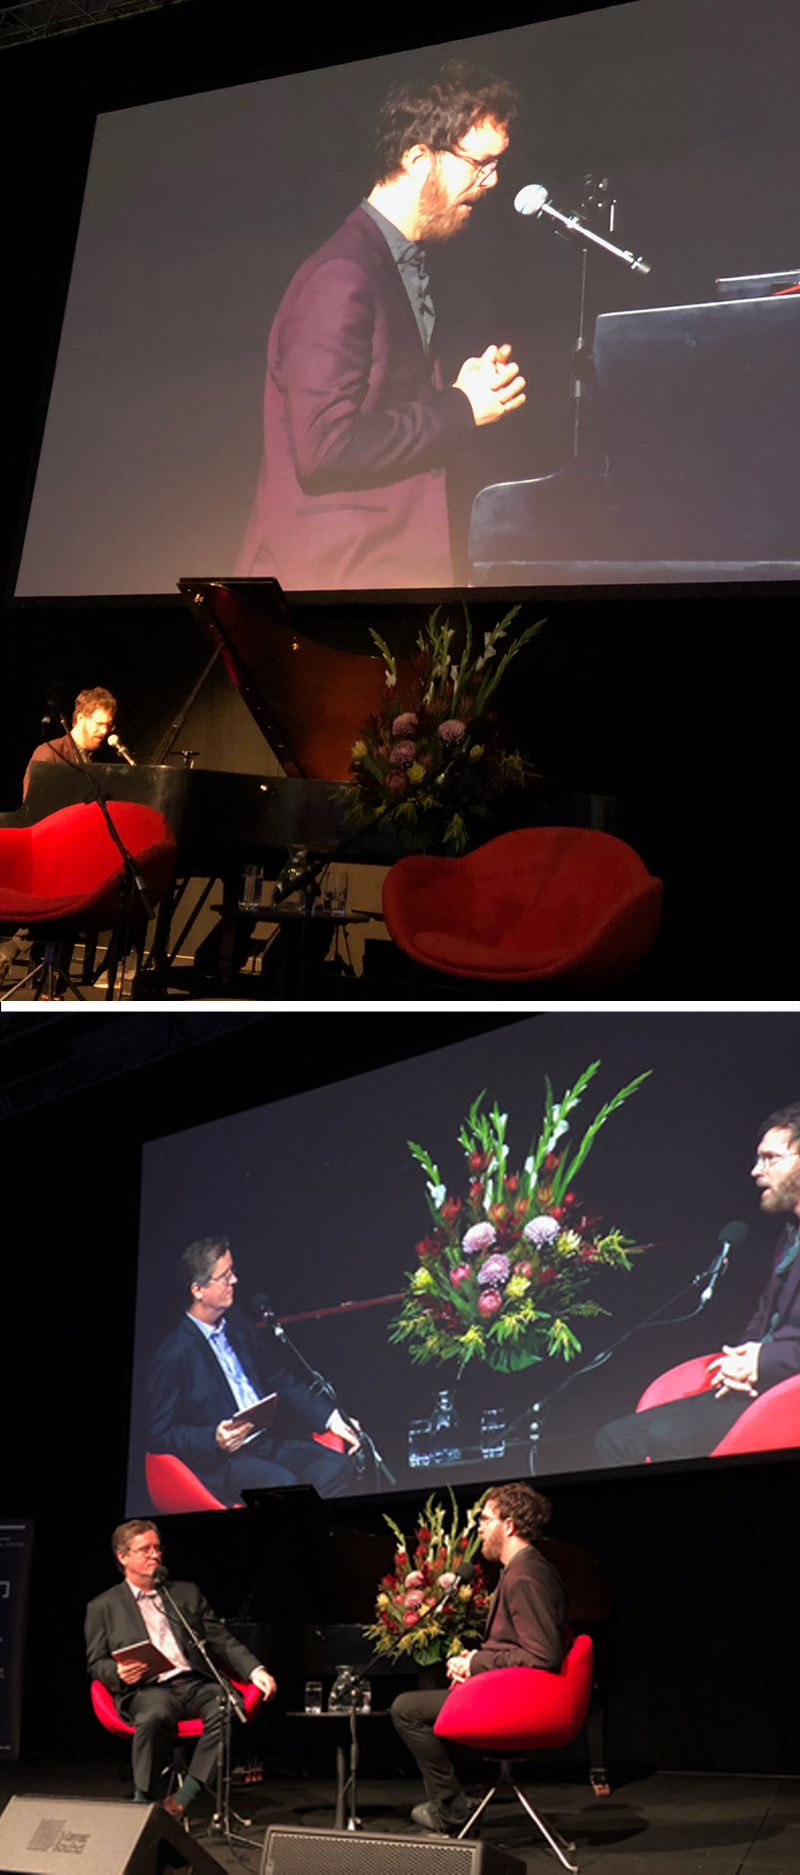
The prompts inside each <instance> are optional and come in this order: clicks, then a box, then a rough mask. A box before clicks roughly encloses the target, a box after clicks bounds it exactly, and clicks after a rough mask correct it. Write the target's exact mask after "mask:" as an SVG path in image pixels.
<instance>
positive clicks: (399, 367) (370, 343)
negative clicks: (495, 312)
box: [236, 61, 525, 591]
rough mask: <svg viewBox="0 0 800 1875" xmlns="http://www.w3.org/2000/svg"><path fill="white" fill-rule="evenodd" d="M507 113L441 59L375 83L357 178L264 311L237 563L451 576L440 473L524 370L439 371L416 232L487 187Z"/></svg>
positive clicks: (518, 400) (296, 580) (344, 583)
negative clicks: (382, 90) (434, 68)
mask: <svg viewBox="0 0 800 1875" xmlns="http://www.w3.org/2000/svg"><path fill="white" fill-rule="evenodd" d="M514 108H515V93H514V91H513V90H512V88H511V86H510V85H508V84H507V83H505V82H504V81H503V80H501V79H498V78H494V77H492V76H491V75H489V74H487V73H485V72H479V71H474V70H471V69H470V68H468V67H465V66H462V65H459V64H458V63H456V62H455V61H452V62H450V63H448V64H446V65H445V66H443V67H442V68H441V70H440V71H438V72H437V73H436V74H435V75H434V76H433V77H432V78H430V79H428V80H427V81H422V82H419V83H411V84H402V85H399V86H396V87H395V88H394V89H393V90H392V91H390V93H389V95H388V97H387V98H386V100H385V102H384V104H383V107H382V109H381V112H380V116H379V121H378V127H377V136H376V141H375V150H374V156H373V169H372V174H373V175H374V177H375V182H374V186H373V188H372V189H371V190H370V193H369V195H368V196H367V197H366V198H365V199H364V200H363V201H362V202H361V203H360V204H359V206H358V207H357V208H355V209H354V210H353V212H352V214H350V215H349V216H348V218H347V220H346V221H345V223H344V224H343V226H342V227H340V228H339V229H337V231H336V233H335V234H332V235H331V236H330V239H329V240H328V241H326V242H325V245H324V246H323V247H321V248H320V249H319V250H318V251H317V253H315V254H312V256H311V258H310V259H309V260H307V261H305V262H304V264H303V266H302V267H300V268H299V270H298V272H297V273H296V274H295V276H294V279H293V280H292V281H291V282H290V284H289V286H288V288H287V291H286V293H285V295H284V297H283V300H282V301H281V304H280V306H279V308H278V311H277V313H276V316H275V319H274V322H273V326H272V330H271V333H270V337H269V345H268V355H267V382H266V393H265V403H264V460H263V465H262V469H261V476H260V480H259V485H258V492H257V496H256V501H255V507H254V510H253V514H252V518H251V521H250V526H249V529H248V531H247V535H246V538H245V542H244V545H243V547H242V550H241V553H240V555H239V559H238V562H237V566H236V572H237V573H238V574H240V575H244V576H248V577H249V576H261V575H272V576H274V577H277V578H278V579H279V580H280V583H281V585H282V586H283V587H284V588H285V589H286V590H288V591H298V590H306V591H308V590H324V589H331V588H333V589H336V588H342V587H365V586H378V587H402V586H411V585H437V586H442V585H445V586H448V585H452V584H453V565H452V557H451V548H450V532H449V522H448V498H447V481H446V473H445V472H446V470H447V467H448V465H449V464H451V463H452V462H453V459H454V457H455V456H456V455H457V454H458V453H459V452H460V451H462V450H463V448H464V446H465V444H467V443H468V441H469V439H470V437H471V436H472V435H473V434H474V431H475V429H476V427H481V426H483V425H485V424H489V423H496V422H497V421H498V420H499V419H500V418H502V417H505V416H507V415H508V414H509V413H510V412H511V411H513V410H516V409H518V408H519V407H520V405H521V404H523V403H524V401H525V381H524V379H523V378H522V376H521V375H520V373H519V371H518V368H517V365H516V363H515V362H514V360H513V359H512V356H511V346H510V345H509V344H508V343H507V342H504V343H500V344H497V343H492V344H487V346H486V347H485V349H484V351H483V353H482V355H481V356H480V357H475V358H467V359H466V360H465V361H464V363H463V364H462V366H461V369H460V371H459V372H458V375H457V377H456V379H455V382H454V383H453V384H451V385H445V384H444V383H443V380H442V372H441V368H440V365H439V362H438V359H437V345H436V329H435V328H436V313H435V309H434V305H433V301H432V299H431V292H430V283H429V278H428V270H427V263H426V257H425V244H426V243H427V242H430V241H445V240H448V239H449V238H450V237H451V236H453V235H455V234H457V233H458V232H459V230H460V229H462V228H464V227H465V226H466V224H467V223H468V221H469V219H470V217H471V215H472V212H473V210H474V208H475V207H476V206H477V205H479V204H481V203H483V202H484V200H485V199H488V197H489V196H490V194H491V191H492V190H493V189H494V188H495V187H496V185H497V182H498V175H499V170H498V166H499V164H500V161H501V158H502V156H503V154H504V152H505V150H506V147H507V145H508V129H509V124H510V122H511V120H512V118H513V115H514ZM329 134H330V135H331V136H332V137H333V139H334V142H335V136H336V126H335V124H333V125H332V126H330V127H329Z"/></svg>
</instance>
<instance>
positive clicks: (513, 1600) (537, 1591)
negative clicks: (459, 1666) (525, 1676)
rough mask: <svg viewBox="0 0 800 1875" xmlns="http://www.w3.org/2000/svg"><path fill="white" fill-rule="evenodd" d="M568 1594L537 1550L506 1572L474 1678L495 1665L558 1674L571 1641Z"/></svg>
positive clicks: (523, 1553)
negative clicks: (568, 1637) (566, 1648)
mask: <svg viewBox="0 0 800 1875" xmlns="http://www.w3.org/2000/svg"><path fill="white" fill-rule="evenodd" d="M567 1628H568V1621H567V1594H566V1589H565V1588H564V1584H563V1582H562V1580H561V1577H560V1575H559V1574H558V1572H557V1571H556V1570H555V1569H554V1568H553V1566H552V1563H549V1562H547V1561H546V1559H545V1557H544V1556H542V1554H541V1552H540V1551H539V1550H537V1549H535V1548H534V1547H533V1546H531V1547H530V1548H526V1549H523V1550H520V1551H519V1552H518V1553H517V1555H516V1556H515V1557H514V1558H513V1560H512V1561H511V1562H510V1563H509V1564H508V1566H507V1568H506V1569H505V1571H504V1573H503V1575H502V1577H501V1580H500V1586H499V1588H498V1591H497V1596H496V1599H495V1601H494V1603H493V1605H492V1608H491V1611H490V1614H489V1619H488V1622H487V1625H486V1635H485V1638H484V1640H483V1642H482V1643H481V1646H480V1647H479V1648H478V1650H477V1652H476V1653H475V1654H473V1656H472V1662H471V1666H470V1674H476V1673H488V1672H489V1671H490V1669H491V1668H493V1667H542V1668H544V1670H545V1671H546V1672H548V1673H557V1672H558V1670H559V1668H560V1666H561V1662H562V1660H563V1658H564V1647H565V1643H566V1639H567Z"/></svg>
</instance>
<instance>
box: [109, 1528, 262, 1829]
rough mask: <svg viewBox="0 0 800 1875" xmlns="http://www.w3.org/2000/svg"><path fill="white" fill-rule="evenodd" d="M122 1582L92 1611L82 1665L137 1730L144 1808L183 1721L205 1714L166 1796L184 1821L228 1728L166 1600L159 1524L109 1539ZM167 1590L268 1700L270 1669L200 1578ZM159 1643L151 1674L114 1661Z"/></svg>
mask: <svg viewBox="0 0 800 1875" xmlns="http://www.w3.org/2000/svg"><path fill="white" fill-rule="evenodd" d="M111 1545H112V1549H113V1551H114V1555H115V1557H116V1559H117V1567H118V1568H119V1569H120V1571H121V1573H122V1575H123V1577H124V1580H123V1581H122V1582H118V1583H117V1586H116V1588H113V1589H106V1591H105V1593H104V1594H103V1595H97V1596H96V1597H95V1599H94V1601H91V1602H90V1603H89V1606H88V1608H87V1611H86V1664H87V1667H88V1671H89V1675H90V1678H91V1679H93V1680H101V1681H102V1683H103V1685H104V1686H106V1687H107V1688H108V1690H109V1692H111V1693H113V1694H114V1701H115V1704H116V1707H117V1711H118V1712H119V1714H120V1717H121V1718H123V1719H125V1720H127V1722H128V1723H129V1724H131V1725H133V1727H134V1734H133V1781H134V1786H135V1789H134V1802H136V1803H148V1802H150V1801H151V1799H152V1796H153V1794H154V1791H155V1785H156V1781H157V1778H158V1776H159V1772H160V1770H161V1768H162V1764H163V1760H164V1758H165V1756H166V1754H167V1752H168V1750H169V1747H170V1744H171V1741H172V1738H173V1736H174V1731H175V1726H176V1725H177V1723H178V1721H179V1720H180V1719H189V1718H192V1719H196V1718H201V1719H202V1721H203V1730H202V1733H201V1735H200V1737H199V1738H198V1740H197V1743H196V1745H195V1748H194V1751H193V1753H192V1757H191V1762H190V1765H189V1773H188V1776H187V1777H186V1778H185V1779H184V1781H183V1784H182V1785H181V1789H180V1792H179V1793H178V1794H177V1796H174V1797H172V1796H170V1797H167V1798H165V1800H164V1808H165V1809H166V1810H167V1811H168V1812H169V1814H170V1815H171V1816H173V1817H175V1818H177V1819H178V1820H182V1818H183V1817H184V1815H185V1813H186V1810H187V1809H188V1806H189V1804H190V1803H191V1802H192V1801H193V1800H194V1798H195V1797H196V1796H197V1795H198V1793H199V1792H200V1791H201V1790H202V1788H203V1785H204V1784H206V1783H207V1782H208V1780H209V1779H210V1777H211V1776H212V1773H213V1770H214V1766H215V1764H216V1760H217V1750H218V1746H219V1738H220V1730H221V1725H222V1717H221V1708H220V1702H219V1688H218V1685H217V1681H216V1680H215V1679H214V1678H213V1677H212V1675H211V1674H210V1673H209V1670H208V1667H207V1665H206V1662H205V1661H204V1659H203V1655H202V1653H201V1652H200V1649H199V1648H198V1647H197V1646H196V1645H195V1644H194V1643H193V1642H192V1641H191V1640H190V1638H189V1635H188V1633H187V1631H186V1629H185V1628H184V1627H183V1626H182V1623H181V1621H180V1619H179V1618H178V1616H177V1615H176V1614H175V1613H174V1611H173V1609H172V1607H171V1606H170V1602H169V1600H167V1599H166V1597H164V1596H162V1595H161V1593H160V1591H159V1588H158V1586H157V1576H161V1537H160V1535H159V1532H158V1529H157V1527H156V1525H155V1524H154V1523H151V1522H150V1521H149V1520H148V1519H147V1518H143V1517H134V1518H132V1519H131V1520H130V1521H129V1522H128V1523H122V1524H119V1526H118V1527H117V1529H116V1530H115V1531H114V1534H113V1537H112V1539H111ZM169 1594H170V1597H171V1598H172V1600H173V1601H174V1602H175V1603H176V1604H177V1606H178V1608H179V1609H180V1610H181V1612H182V1613H183V1614H185V1616H186V1618H187V1621H188V1623H189V1626H190V1627H191V1629H192V1630H193V1632H194V1634H195V1635H196V1636H197V1637H198V1638H199V1639H200V1640H203V1641H207V1642H208V1645H209V1648H210V1650H211V1652H212V1653H213V1654H214V1655H215V1656H216V1657H218V1659H219V1660H220V1661H221V1663H222V1665H223V1666H224V1667H225V1668H226V1669H227V1671H228V1672H229V1673H231V1674H234V1675H235V1676H236V1678H237V1679H239V1680H252V1681H253V1684H254V1685H255V1686H257V1687H258V1689H259V1692H261V1693H262V1694H263V1696H264V1698H265V1699H271V1698H272V1697H273V1694H274V1692H275V1690H276V1689H275V1681H274V1679H273V1677H272V1674H271V1673H268V1672H267V1669H266V1667H264V1666H262V1665H261V1662H260V1661H259V1660H257V1659H256V1656H255V1654H252V1653H251V1652H250V1649H249V1647H244V1646H243V1645H242V1643H241V1641H237V1639H236V1637H235V1635H233V1634H231V1633H230V1631H229V1629H228V1628H226V1627H225V1624H224V1622H222V1621H220V1620H219V1617H218V1616H217V1615H215V1613H214V1610H213V1608H211V1607H210V1606H209V1604H208V1602H207V1601H206V1599H205V1596H204V1595H203V1594H202V1592H201V1590H200V1589H199V1588H198V1587H197V1586H196V1584H195V1583H194V1582H170V1584H169ZM146 1641H153V1642H154V1643H155V1645H156V1646H157V1647H158V1648H159V1649H160V1651H161V1653H162V1654H164V1655H166V1657H167V1659H168V1660H169V1662H170V1665H169V1667H168V1668H167V1669H165V1670H164V1671H162V1672H161V1673H159V1674H156V1675H155V1676H154V1675H153V1674H152V1672H151V1670H150V1669H149V1668H148V1667H147V1666H146V1665H145V1664H144V1663H143V1662H142V1661H141V1660H138V1661H137V1660H135V1659H134V1658H133V1657H131V1659H129V1660H128V1661H118V1660H115V1658H114V1654H115V1652H118V1651H119V1650H120V1649H122V1648H125V1647H131V1646H136V1645H137V1643H140V1642H146Z"/></svg>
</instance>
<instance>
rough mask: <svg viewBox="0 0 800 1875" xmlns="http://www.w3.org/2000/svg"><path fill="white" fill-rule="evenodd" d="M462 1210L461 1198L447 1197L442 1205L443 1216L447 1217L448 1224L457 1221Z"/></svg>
mask: <svg viewBox="0 0 800 1875" xmlns="http://www.w3.org/2000/svg"><path fill="white" fill-rule="evenodd" d="M460 1210H461V1199H460V1198H445V1201H444V1204H443V1205H442V1217H444V1218H446V1219H447V1222H448V1224H452V1223H454V1222H455V1219H456V1218H457V1217H458V1213H459V1211H460Z"/></svg>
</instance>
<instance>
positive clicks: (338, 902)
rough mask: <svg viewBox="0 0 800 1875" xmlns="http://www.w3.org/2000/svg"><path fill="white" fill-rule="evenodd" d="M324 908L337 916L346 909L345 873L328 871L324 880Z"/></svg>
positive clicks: (341, 914)
mask: <svg viewBox="0 0 800 1875" xmlns="http://www.w3.org/2000/svg"><path fill="white" fill-rule="evenodd" d="M325 910H326V911H329V912H332V913H334V914H335V915H338V916H339V917H341V916H343V914H344V913H345V912H346V910H347V873H346V872H329V873H328V876H327V878H326V880H325Z"/></svg>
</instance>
